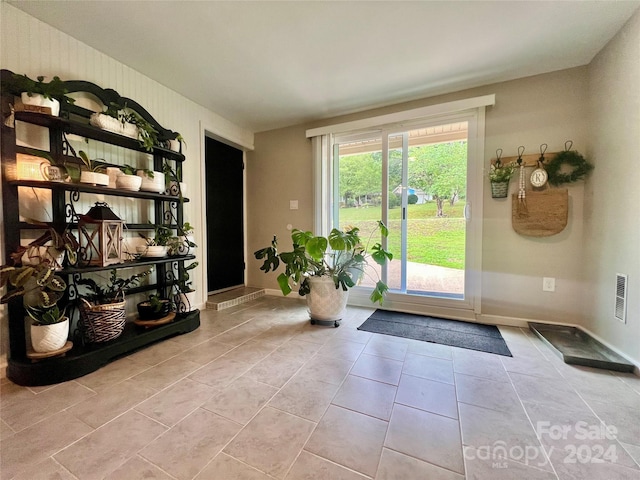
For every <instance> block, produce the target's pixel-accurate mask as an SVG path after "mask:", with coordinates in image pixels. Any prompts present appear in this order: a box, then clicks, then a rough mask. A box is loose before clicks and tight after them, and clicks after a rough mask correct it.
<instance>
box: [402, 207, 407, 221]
mask: <svg viewBox="0 0 640 480" xmlns="http://www.w3.org/2000/svg"><path fill="white" fill-rule="evenodd" d="M406 219H407V207H402V220H406Z"/></svg>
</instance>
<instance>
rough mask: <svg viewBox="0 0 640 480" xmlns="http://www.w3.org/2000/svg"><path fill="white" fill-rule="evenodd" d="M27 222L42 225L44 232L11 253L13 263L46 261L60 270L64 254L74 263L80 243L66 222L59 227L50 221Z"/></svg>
mask: <svg viewBox="0 0 640 480" xmlns="http://www.w3.org/2000/svg"><path fill="white" fill-rule="evenodd" d="M29 223H30V224H31V225H35V226H38V227H42V228H43V229H44V230H45V233H43V234H42V235H41V236H39V237H38V238H36V239H35V240H33V241H32V242H31V243H30V244H29V245H27V246H26V247H23V246H21V247H19V248H18V250H17V251H16V252H15V253H13V254H11V258H12V259H13V261H14V262H15V263H21V264H22V265H23V266H27V265H38V264H40V263H43V262H47V263H49V265H50V266H51V267H52V268H53V269H55V270H61V269H62V267H63V264H64V263H65V255H66V260H67V263H68V264H69V265H76V263H77V262H78V250H79V248H80V244H79V242H78V240H77V239H76V237H75V235H74V234H73V233H72V232H71V230H70V229H69V228H68V225H67V224H63V226H62V227H60V226H57V225H56V224H54V223H50V222H37V221H33V220H31V221H30V222H29Z"/></svg>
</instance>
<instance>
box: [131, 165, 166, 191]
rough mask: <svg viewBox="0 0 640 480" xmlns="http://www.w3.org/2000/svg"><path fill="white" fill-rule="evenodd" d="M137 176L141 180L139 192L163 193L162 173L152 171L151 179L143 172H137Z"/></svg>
mask: <svg viewBox="0 0 640 480" xmlns="http://www.w3.org/2000/svg"><path fill="white" fill-rule="evenodd" d="M137 175H138V176H139V177H141V178H142V184H141V185H140V190H142V191H143V192H155V193H162V192H164V189H165V185H164V173H162V172H156V171H154V172H153V178H151V177H150V176H148V175H147V174H146V173H145V172H144V170H138V171H137Z"/></svg>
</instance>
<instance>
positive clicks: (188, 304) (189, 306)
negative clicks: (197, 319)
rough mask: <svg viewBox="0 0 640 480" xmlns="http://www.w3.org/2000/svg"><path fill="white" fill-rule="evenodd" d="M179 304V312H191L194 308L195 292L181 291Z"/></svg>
mask: <svg viewBox="0 0 640 480" xmlns="http://www.w3.org/2000/svg"><path fill="white" fill-rule="evenodd" d="M179 297H180V304H181V305H178V311H179V312H191V311H192V310H195V309H196V292H195V290H194V291H193V292H188V293H181V294H180V295H179Z"/></svg>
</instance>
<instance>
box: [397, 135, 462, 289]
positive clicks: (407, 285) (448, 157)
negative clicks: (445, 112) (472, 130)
mask: <svg viewBox="0 0 640 480" xmlns="http://www.w3.org/2000/svg"><path fill="white" fill-rule="evenodd" d="M388 138H389V142H388V143H389V157H388V158H389V185H390V186H389V188H390V190H391V193H392V194H393V195H391V194H390V196H389V227H390V230H391V233H390V238H391V239H392V240H391V241H390V245H393V247H394V258H395V259H397V260H399V261H398V262H392V264H391V265H390V267H389V278H388V280H389V283H388V285H389V287H390V288H391V289H393V290H396V291H398V292H399V293H407V294H412V295H424V296H433V297H443V298H453V299H464V285H465V281H464V272H465V245H466V221H465V218H464V205H465V200H466V178H467V122H457V123H454V124H447V125H435V126H429V127H426V128H417V129H413V130H408V131H405V132H402V133H393V134H390V135H389V136H388ZM392 166H393V168H392ZM396 203H399V208H398V209H395V210H397V211H398V212H399V216H398V215H394V214H393V213H392V212H394V205H395V204H396ZM396 245H398V246H397V247H396ZM398 253H400V254H399V255H398Z"/></svg>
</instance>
